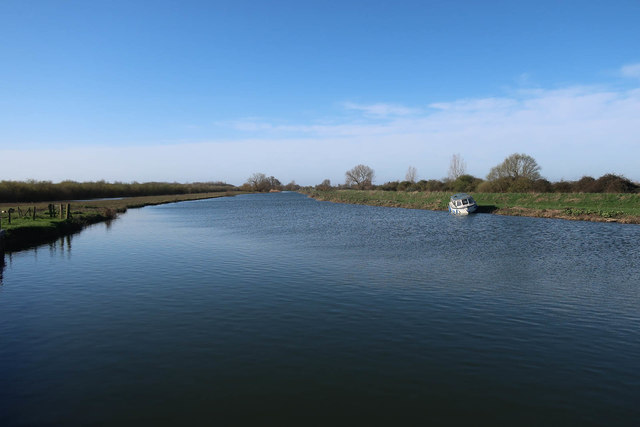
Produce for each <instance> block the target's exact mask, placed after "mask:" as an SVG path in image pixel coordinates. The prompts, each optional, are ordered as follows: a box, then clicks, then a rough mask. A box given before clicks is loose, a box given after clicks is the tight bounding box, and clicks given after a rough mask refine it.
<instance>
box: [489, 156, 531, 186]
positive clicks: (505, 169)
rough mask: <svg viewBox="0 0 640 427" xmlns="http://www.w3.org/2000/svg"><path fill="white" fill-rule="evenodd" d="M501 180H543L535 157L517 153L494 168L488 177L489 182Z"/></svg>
mask: <svg viewBox="0 0 640 427" xmlns="http://www.w3.org/2000/svg"><path fill="white" fill-rule="evenodd" d="M500 178H508V179H512V180H517V179H519V178H525V179H529V180H532V181H534V180H536V179H540V178H541V176H540V166H538V163H537V162H536V161H535V159H534V158H533V157H531V156H528V155H526V154H518V153H515V154H512V155H510V156H509V157H507V158H506V159H504V161H503V162H502V163H500V164H499V165H497V166H494V167H492V168H491V171H489V175H487V179H488V180H489V181H494V180H497V179H500Z"/></svg>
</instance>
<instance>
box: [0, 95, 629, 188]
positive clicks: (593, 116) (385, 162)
mask: <svg viewBox="0 0 640 427" xmlns="http://www.w3.org/2000/svg"><path fill="white" fill-rule="evenodd" d="M374 105H392V104H374ZM393 105H394V108H395V109H396V111H398V112H403V111H404V112H406V111H411V112H412V113H411V114H398V115H390V113H389V111H392V110H390V109H388V108H387V109H386V110H385V109H384V108H381V109H380V110H379V111H380V112H385V111H386V113H387V115H382V114H381V115H380V116H379V117H378V118H376V117H373V116H372V115H371V114H370V111H372V110H369V109H366V108H360V109H357V108H354V109H352V111H351V113H349V114H344V111H343V110H341V111H339V112H338V113H337V114H336V115H335V116H333V117H331V118H323V119H322V120H317V121H316V122H311V123H285V124H282V123H272V122H269V121H268V120H265V119H255V118H254V119H252V118H249V119H243V120H239V121H236V122H229V123H218V126H224V127H227V128H228V129H231V131H232V132H233V134H232V136H231V137H229V138H228V139H214V138H212V139H211V141H209V142H200V143H189V144H185V143H180V144H178V143H176V144H174V145H168V144H164V145H158V146H155V147H149V146H140V147H111V148H102V149H100V148H96V147H91V146H86V147H75V148H73V147H71V148H65V149H51V150H47V151H37V150H29V151H28V150H12V151H10V150H3V149H0V158H2V159H4V160H6V163H5V166H4V168H3V172H4V173H5V176H10V177H11V178H12V179H29V178H34V179H52V180H62V179H76V180H95V179H106V180H121V181H132V180H137V181H147V180H162V181H172V180H175V181H198V180H225V181H228V182H231V183H233V184H241V183H243V182H244V181H245V180H246V178H247V177H248V176H250V175H251V174H252V173H253V172H256V171H261V172H264V173H267V174H269V175H273V176H276V177H278V179H280V180H281V181H283V182H289V181H290V180H293V179H295V180H296V182H298V183H299V184H302V185H314V184H318V183H319V182H321V181H322V180H323V179H325V178H329V179H331V181H332V182H333V183H341V182H343V181H344V171H346V170H347V169H349V168H351V167H353V166H354V165H356V164H359V163H363V164H367V165H370V166H371V167H373V168H374V169H375V170H376V176H377V182H378V183H382V182H385V181H389V180H396V179H402V178H403V177H404V173H405V172H406V169H407V167H408V166H409V165H413V166H415V167H416V168H417V169H418V176H419V178H425V179H431V178H442V177H444V176H446V173H447V168H448V165H449V159H450V157H451V155H452V154H453V153H460V154H461V155H462V157H463V158H464V160H465V161H466V163H467V166H468V171H469V173H471V174H473V175H475V176H479V177H484V176H485V175H486V174H487V173H488V171H489V169H490V168H491V167H492V166H495V165H496V164H498V163H499V162H501V161H502V160H503V159H504V158H505V157H506V156H508V155H509V154H511V153H514V152H525V153H527V154H529V155H532V156H533V157H534V158H535V159H536V160H537V161H538V163H539V164H540V165H541V166H542V173H543V175H544V176H545V177H547V178H548V179H551V180H559V179H563V178H564V179H578V178H580V177H581V176H583V175H591V176H595V177H597V176H600V175H602V174H604V173H609V172H613V173H620V174H624V175H626V176H627V177H628V178H630V179H634V180H640V175H638V167H637V164H638V163H637V159H638V158H640V120H638V117H640V88H633V89H616V90H613V89H607V88H603V87H597V86H591V87H589V86H581V87H566V88H562V89H554V90H545V89H536V90H526V91H518V92H514V93H510V94H509V95H508V96H503V97H488V98H476V99H461V100H454V101H451V102H439V103H432V104H431V105H429V108H424V109H423V110H421V111H420V110H418V109H415V108H409V107H403V106H401V105H395V104H393ZM353 111H357V112H360V115H355V116H354V114H353ZM419 111H420V112H419ZM50 164H56V165H58V166H59V167H57V168H56V171H62V172H61V173H64V174H69V173H72V174H73V176H70V175H64V176H62V175H61V176H52V175H51V173H52V172H51V168H50V167H48V165H50Z"/></svg>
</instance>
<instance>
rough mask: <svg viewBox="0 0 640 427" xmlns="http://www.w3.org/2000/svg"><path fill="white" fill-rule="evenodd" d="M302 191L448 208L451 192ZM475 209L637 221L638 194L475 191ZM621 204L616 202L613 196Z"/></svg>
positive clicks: (362, 201) (334, 198)
mask: <svg viewBox="0 0 640 427" xmlns="http://www.w3.org/2000/svg"><path fill="white" fill-rule="evenodd" d="M303 194H305V195H307V196H309V197H311V198H313V199H315V200H319V201H327V202H333V203H346V204H358V205H368V206H379V207H395V208H405V209H421V210H431V211H447V210H448V209H447V203H448V201H449V197H450V196H451V194H450V193H446V192H400V191H398V192H396V191H381V190H326V191H319V190H311V191H306V192H303ZM472 196H473V197H474V198H475V200H476V202H477V203H478V211H477V213H489V214H494V215H504V216H522V217H529V218H548V219H563V220H570V221H590V222H606V223H620V224H640V195H638V194H624V193H621V194H617V193H615V194H614V193H610V194H604V195H603V194H598V193H562V194H560V193H548V194H547V193H523V194H516V193H478V194H472ZM615 198H618V199H619V200H620V204H619V205H618V206H616V207H615V208H611V205H612V203H613V204H614V205H615V203H616V200H615ZM542 206H544V207H542Z"/></svg>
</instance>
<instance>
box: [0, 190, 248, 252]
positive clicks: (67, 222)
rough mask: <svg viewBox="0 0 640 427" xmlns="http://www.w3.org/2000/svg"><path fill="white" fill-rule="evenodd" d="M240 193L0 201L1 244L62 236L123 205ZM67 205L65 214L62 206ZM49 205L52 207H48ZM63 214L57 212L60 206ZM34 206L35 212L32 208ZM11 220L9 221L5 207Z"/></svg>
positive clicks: (14, 246) (9, 246)
mask: <svg viewBox="0 0 640 427" xmlns="http://www.w3.org/2000/svg"><path fill="white" fill-rule="evenodd" d="M237 194H244V193H243V192H239V191H230V192H215V193H196V194H175V195H166V196H142V197H125V198H121V199H104V200H83V201H55V202H38V203H0V210H1V211H2V212H3V213H2V216H1V217H0V218H1V223H0V226H1V227H0V228H1V229H2V230H4V234H5V236H4V238H3V239H2V240H3V242H2V244H3V245H4V250H6V251H18V250H22V249H27V248H30V247H33V246H37V245H40V244H43V243H47V242H51V241H54V240H56V239H58V238H60V237H62V236H66V235H68V234H73V233H77V232H78V231H80V230H82V229H83V228H84V227H86V226H88V225H91V224H96V223H99V222H105V221H111V220H113V219H115V218H116V217H117V215H118V214H120V213H124V212H126V211H127V209H134V208H140V207H144V206H152V205H160V204H165V203H175V202H182V201H187V200H201V199H212V198H216V197H227V196H235V195H237ZM67 205H69V206H70V209H69V211H70V215H69V218H67V215H66V209H67ZM50 206H52V207H50ZM61 207H62V210H63V214H62V215H60V210H61ZM34 208H35V212H36V214H35V216H34V215H33V210H34ZM10 209H11V210H12V212H11V224H9V210H10Z"/></svg>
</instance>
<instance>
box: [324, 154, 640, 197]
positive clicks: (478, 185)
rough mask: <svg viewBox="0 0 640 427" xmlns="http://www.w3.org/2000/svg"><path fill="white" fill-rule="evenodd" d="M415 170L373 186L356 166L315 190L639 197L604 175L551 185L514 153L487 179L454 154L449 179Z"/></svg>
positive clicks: (633, 187) (530, 161)
mask: <svg viewBox="0 0 640 427" xmlns="http://www.w3.org/2000/svg"><path fill="white" fill-rule="evenodd" d="M416 176H417V170H416V168H415V167H413V166H409V168H408V170H407V173H406V175H405V180H404V181H389V182H386V183H384V184H381V185H374V184H373V180H374V178H375V171H374V170H373V169H372V168H371V167H369V166H366V165H362V164H360V165H357V166H355V167H353V168H352V169H350V170H348V171H346V172H345V183H344V184H343V185H338V186H335V187H334V186H332V185H331V181H330V180H328V179H325V180H324V181H323V182H322V183H320V184H318V185H316V186H315V188H316V189H318V190H325V191H326V190H330V189H332V188H351V189H360V190H364V189H379V190H386V191H425V192H427V191H453V192H482V193H527V192H532V193H639V192H640V185H639V184H637V183H634V182H632V181H630V180H629V179H627V178H625V177H624V176H621V175H615V174H605V175H603V176H601V177H600V178H597V179H596V178H593V177H590V176H584V177H582V178H580V179H579V180H577V181H559V182H550V181H548V180H547V179H545V178H543V177H542V176H541V174H540V166H539V165H538V163H537V162H536V160H535V159H534V158H533V157H531V156H529V155H527V154H521V153H514V154H512V155H510V156H508V157H507V158H506V159H504V161H503V162H501V163H500V164H498V165H496V166H494V167H493V168H491V170H490V171H489V173H488V174H487V176H486V179H482V178H478V177H475V176H473V175H470V174H467V173H466V163H465V162H464V160H463V159H462V157H461V156H460V155H459V154H454V155H453V156H452V158H451V162H450V165H449V173H448V176H447V177H446V178H444V179H442V180H438V179H430V180H420V181H416Z"/></svg>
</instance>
